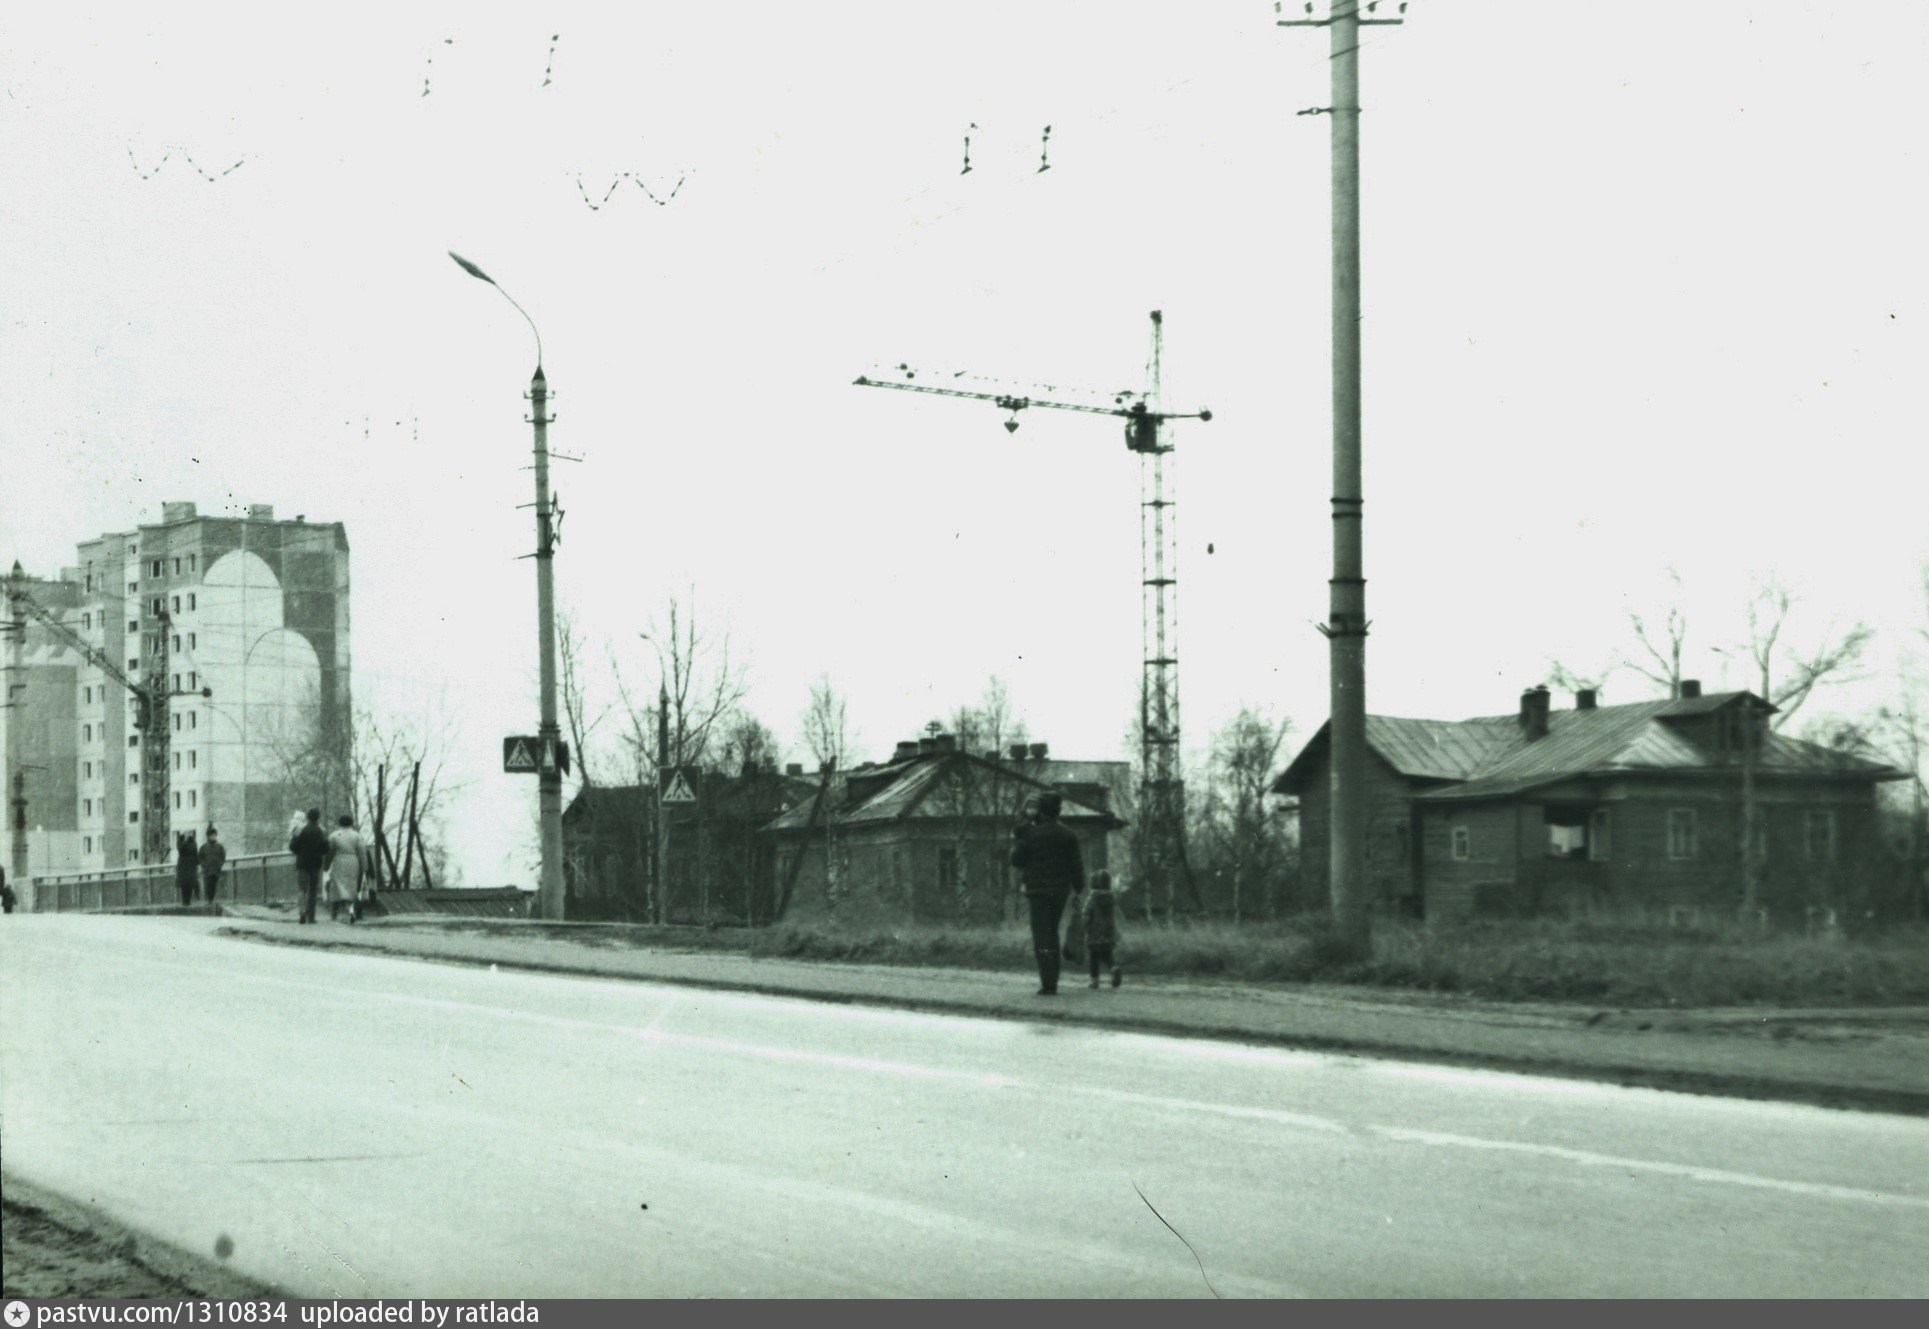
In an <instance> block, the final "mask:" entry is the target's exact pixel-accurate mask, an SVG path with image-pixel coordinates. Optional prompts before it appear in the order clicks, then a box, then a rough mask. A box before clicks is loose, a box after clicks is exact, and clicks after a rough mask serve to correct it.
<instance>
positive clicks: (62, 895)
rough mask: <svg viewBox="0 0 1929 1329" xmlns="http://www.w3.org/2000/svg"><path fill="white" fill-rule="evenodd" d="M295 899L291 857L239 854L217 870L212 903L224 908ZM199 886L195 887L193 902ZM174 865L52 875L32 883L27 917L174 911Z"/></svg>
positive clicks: (177, 901)
mask: <svg viewBox="0 0 1929 1329" xmlns="http://www.w3.org/2000/svg"><path fill="white" fill-rule="evenodd" d="M294 897H295V856H294V855H293V854H289V853H279V854H239V855H236V856H235V857H233V858H230V859H229V860H228V861H227V863H226V864H225V865H224V866H223V867H222V869H221V880H220V883H219V884H218V885H217V886H216V888H215V899H216V900H217V901H220V902H222V903H226V904H267V903H268V902H269V901H271V900H291V899H293V898H294ZM200 898H201V885H200V883H199V881H198V880H197V881H196V883H195V899H196V900H197V901H198V900H199V899H200ZM180 903H181V892H180V889H179V888H178V887H177V886H175V884H174V865H173V864H171V863H147V864H142V865H140V866H136V867H124V868H103V869H101V870H100V871H98V872H56V873H49V874H48V875H46V876H41V877H35V878H34V879H33V912H35V913H37V914H46V913H80V912H91V911H94V910H101V909H138V908H142V907H146V906H153V905H178V904H180Z"/></svg>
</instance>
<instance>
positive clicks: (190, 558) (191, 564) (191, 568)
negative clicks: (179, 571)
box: [188, 554, 194, 572]
mask: <svg viewBox="0 0 1929 1329" xmlns="http://www.w3.org/2000/svg"><path fill="white" fill-rule="evenodd" d="M188 571H189V572H192V571H194V555H193V554H189V555H188Z"/></svg>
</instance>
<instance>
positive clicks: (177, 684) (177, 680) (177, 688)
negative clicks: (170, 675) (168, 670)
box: [174, 674, 181, 692]
mask: <svg viewBox="0 0 1929 1329" xmlns="http://www.w3.org/2000/svg"><path fill="white" fill-rule="evenodd" d="M174 690H175V691H176V692H179V691H180V690H181V676H180V675H179V674H176V675H175V676H174Z"/></svg>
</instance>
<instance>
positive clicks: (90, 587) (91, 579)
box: [87, 572, 94, 591]
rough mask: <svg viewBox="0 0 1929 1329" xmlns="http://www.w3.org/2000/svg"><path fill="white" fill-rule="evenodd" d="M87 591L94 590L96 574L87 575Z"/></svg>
mask: <svg viewBox="0 0 1929 1329" xmlns="http://www.w3.org/2000/svg"><path fill="white" fill-rule="evenodd" d="M87 589H88V590H90V591H91V590H93V589H94V574H93V573H91V572H90V573H88V574H87Z"/></svg>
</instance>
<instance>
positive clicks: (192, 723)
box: [188, 711, 200, 729]
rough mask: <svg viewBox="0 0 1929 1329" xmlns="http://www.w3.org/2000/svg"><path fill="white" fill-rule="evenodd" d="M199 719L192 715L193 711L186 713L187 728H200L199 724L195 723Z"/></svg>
mask: <svg viewBox="0 0 1929 1329" xmlns="http://www.w3.org/2000/svg"><path fill="white" fill-rule="evenodd" d="M199 719H200V717H199V716H197V715H196V714H195V713H194V712H193V711H189V712H188V728H190V729H198V728H199V727H200V725H199V724H198V723H197V722H198V720H199Z"/></svg>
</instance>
